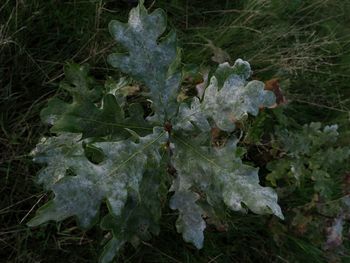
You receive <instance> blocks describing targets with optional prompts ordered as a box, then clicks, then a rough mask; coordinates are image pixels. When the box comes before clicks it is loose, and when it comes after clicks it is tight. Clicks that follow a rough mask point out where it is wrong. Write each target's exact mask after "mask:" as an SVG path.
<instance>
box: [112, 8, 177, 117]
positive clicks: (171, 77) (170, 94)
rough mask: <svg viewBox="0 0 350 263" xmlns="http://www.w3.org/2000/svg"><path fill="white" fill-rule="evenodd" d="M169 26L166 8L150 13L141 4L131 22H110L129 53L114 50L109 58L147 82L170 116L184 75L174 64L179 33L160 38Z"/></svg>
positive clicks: (163, 112) (161, 108) (157, 105)
mask: <svg viewBox="0 0 350 263" xmlns="http://www.w3.org/2000/svg"><path fill="white" fill-rule="evenodd" d="M165 30H166V15H165V12H164V11H163V10H161V9H156V10H155V11H153V12H152V13H150V14H148V13H147V10H146V8H145V7H144V6H143V4H142V3H141V4H139V5H138V6H137V7H136V8H134V9H132V10H131V11H130V15H129V21H128V23H122V22H119V21H115V20H113V21H111V22H110V24H109V31H110V33H111V34H112V36H113V37H114V38H115V40H116V41H117V42H118V43H120V44H121V45H122V46H123V47H124V48H125V49H127V51H128V54H111V55H110V56H109V57H108V61H109V63H110V64H111V65H112V66H113V67H116V68H119V69H120V70H121V71H123V72H124V73H127V74H129V75H131V76H132V77H134V78H135V79H137V80H139V81H142V82H143V83H144V84H146V86H147V88H148V89H149V90H150V97H151V99H152V101H153V105H154V110H155V111H156V113H160V114H161V115H162V116H167V117H168V118H169V117H170V116H172V114H174V113H175V110H176V105H177V103H176V97H177V92H178V88H179V83H180V80H181V76H180V74H179V73H175V71H174V69H173V67H172V64H173V63H176V59H177V47H176V36H175V33H174V32H173V31H172V32H171V33H169V34H168V35H167V36H165V37H162V38H161V39H160V37H161V36H162V34H163V33H164V32H165Z"/></svg>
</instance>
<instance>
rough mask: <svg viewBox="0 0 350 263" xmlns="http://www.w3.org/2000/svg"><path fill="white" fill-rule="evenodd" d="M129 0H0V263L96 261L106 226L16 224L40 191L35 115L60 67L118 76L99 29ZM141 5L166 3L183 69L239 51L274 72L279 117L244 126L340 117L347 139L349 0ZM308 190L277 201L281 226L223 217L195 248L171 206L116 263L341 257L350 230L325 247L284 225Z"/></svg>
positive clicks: (254, 155) (39, 200) (253, 150)
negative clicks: (33, 155) (158, 227)
mask: <svg viewBox="0 0 350 263" xmlns="http://www.w3.org/2000/svg"><path fill="white" fill-rule="evenodd" d="M133 2H135V1H132V0H129V1H126V0H125V1H121V0H86V1H85V0H82V1H80V0H66V1H59V0H45V1H44V0H2V1H1V3H0V93H1V95H0V101H1V102H0V109H1V110H0V127H1V129H0V144H1V146H0V147H1V153H0V154H1V155H0V194H1V200H0V261H1V262H96V260H97V257H98V254H99V252H100V248H101V245H102V244H101V242H102V240H103V237H104V234H105V233H101V232H99V231H97V230H96V229H91V230H89V231H87V232H82V231H80V230H78V229H77V228H76V226H75V223H74V220H72V219H68V220H65V221H64V222H63V223H58V224H55V223H51V224H48V225H45V226H42V227H40V228H37V229H28V228H27V227H26V226H25V223H26V222H27V221H28V219H29V218H30V217H32V216H33V212H34V211H35V210H36V209H37V207H38V206H40V205H41V204H43V203H44V201H45V200H46V199H48V198H49V196H48V194H47V193H44V192H42V189H41V187H40V186H38V185H36V184H35V181H34V178H35V174H36V172H37V171H38V170H39V169H40V167H38V166H36V165H34V164H33V163H32V162H31V159H30V157H29V156H28V153H29V152H30V150H31V149H32V148H33V147H34V146H35V144H36V143H37V141H38V139H39V138H40V137H41V136H42V135H44V134H46V133H48V127H45V126H43V125H41V123H40V118H39V112H40V109H41V108H43V106H44V105H45V103H46V102H47V100H48V99H49V98H51V97H52V96H55V95H56V94H58V93H60V92H61V91H60V90H59V89H58V82H59V80H61V79H62V72H63V65H64V64H65V63H66V62H69V61H74V62H77V63H89V64H90V65H91V68H92V73H93V75H94V76H95V77H96V78H98V79H99V78H100V79H103V78H104V77H105V75H107V74H109V75H118V74H119V73H118V72H116V71H115V70H112V69H111V68H110V67H109V66H108V65H107V63H106V56H107V54H109V53H110V51H111V50H113V49H115V45H116V44H115V43H114V42H113V41H112V38H111V37H110V36H109V33H108V30H107V25H108V22H109V21H110V20H111V19H120V20H124V21H126V19H127V14H128V12H129V10H130V8H131V7H132V6H133V5H134V4H135V3H133ZM146 5H147V6H148V7H149V8H150V9H154V8H157V7H161V8H163V9H165V10H166V12H167V14H168V17H169V26H170V28H174V29H175V30H176V31H177V34H178V37H179V42H180V46H181V47H182V55H183V63H184V64H186V65H187V66H188V68H192V66H191V64H194V65H199V66H200V67H201V68H211V67H214V66H215V65H217V63H216V62H215V61H214V60H217V59H218V57H223V58H225V59H226V60H229V61H231V62H233V61H234V60H235V59H236V58H238V57H240V58H242V59H245V60H248V61H249V62H250V63H251V65H252V68H253V69H254V76H253V77H254V78H256V79H260V80H263V81H267V80H270V79H272V78H278V79H279V83H280V86H281V89H282V91H283V93H284V96H285V97H286V99H287V100H288V103H287V104H286V105H284V106H283V109H282V110H281V111H283V113H281V115H278V113H277V114H275V113H273V114H269V113H267V114H265V115H264V116H265V117H264V118H265V119H264V118H260V119H258V120H257V121H255V122H252V124H251V125H252V127H253V128H255V129H258V130H259V129H262V128H264V129H265V128H266V127H270V126H269V125H273V123H274V122H278V123H280V122H283V118H282V117H280V118H278V116H288V119H287V121H285V123H284V125H290V126H293V127H297V126H299V125H302V124H305V123H309V122H312V121H320V122H322V123H325V124H329V123H338V124H339V125H340V134H341V135H340V138H339V142H338V144H339V145H349V144H350V136H349V135H350V125H349V121H350V27H349V25H350V15H349V14H350V2H349V1H343V0H294V1H289V0H245V1H243V0H242V1H240V0H235V1H232V0H226V1H225V0H220V1H203V0H193V1H189V0H155V1H147V2H146ZM213 55H216V57H215V58H214V59H213V58H212V57H213ZM189 85H191V83H190V84H189ZM192 85H193V83H192ZM276 116H277V117H276ZM266 119H268V120H269V121H266ZM258 121H260V122H258ZM261 123H263V124H261ZM271 123H272V124H271ZM286 123H287V124H286ZM259 125H260V126H259ZM258 133H259V132H258ZM248 146H249V145H248ZM249 147H250V148H249ZM249 147H248V149H249V150H248V153H247V159H248V160H254V161H255V162H256V163H258V164H259V166H261V167H262V169H263V170H264V167H265V165H266V160H265V159H266V158H265V157H266V156H265V157H264V154H265V152H264V150H261V149H262V148H261V147H256V146H255V145H253V146H249ZM337 165H338V166H337V168H339V166H341V167H340V168H341V169H340V170H339V171H338V170H337V177H336V178H335V179H334V180H335V181H336V182H337V184H336V186H335V191H345V194H349V193H350V191H349V192H346V191H347V190H344V187H343V188H342V190H339V185H343V184H344V183H346V182H347V181H346V179H347V177H346V174H347V173H346V172H347V171H349V170H350V169H349V164H348V162H343V163H341V164H337ZM265 174H266V173H265ZM338 175H339V176H338ZM332 176H333V174H332ZM347 176H348V177H350V176H349V175H347ZM262 179H263V178H262ZM344 180H345V181H344ZM347 183H349V184H350V182H347ZM312 187H313V186H312V185H310V184H305V185H302V187H301V188H300V189H299V190H298V193H295V194H294V195H293V199H283V198H282V200H281V204H282V208H283V209H284V211H286V214H287V215H288V214H290V215H291V216H290V217H289V219H288V217H287V220H286V221H285V222H279V221H277V220H276V219H274V218H271V217H267V216H257V215H254V214H247V215H241V214H235V213H230V214H227V217H228V222H229V223H228V224H227V225H223V228H222V229H214V228H213V229H207V231H206V243H205V247H204V249H203V250H201V251H197V250H195V249H194V248H193V247H192V246H191V245H189V244H186V243H184V242H183V241H182V238H181V236H180V235H178V234H177V233H176V231H175V228H174V224H173V223H174V221H175V220H176V215H175V214H174V213H173V211H170V210H169V211H168V213H166V215H165V217H164V220H163V228H162V232H161V235H160V236H159V237H154V238H153V239H152V240H151V241H150V242H149V243H146V242H145V243H143V244H141V245H140V246H139V247H138V248H133V247H132V246H128V247H126V248H125V249H124V251H123V253H122V255H121V256H120V258H119V260H120V261H121V262H305V261H306V260H307V262H326V261H328V262H350V257H349V254H350V253H349V250H348V249H349V244H348V238H349V237H348V236H344V237H343V240H342V241H343V242H342V246H341V248H340V249H339V247H337V250H334V251H333V250H331V249H325V248H324V246H322V242H323V241H322V238H324V239H325V236H326V233H325V232H324V228H320V227H319V226H320V225H318V224H317V223H315V224H310V225H312V227H311V226H310V227H307V226H306V227H307V228H308V229H307V231H306V230H305V231H301V232H300V231H298V230H300V225H298V224H297V225H295V221H293V222H294V223H293V222H291V218H295V214H296V212H295V211H296V210H295V208H296V207H303V208H305V205H307V204H310V201H311V200H312V199H313V198H314V197H315V196H314V194H313V191H312ZM300 211H302V212H305V209H304V210H300ZM300 211H299V212H300ZM305 213H306V214H307V215H306V214H303V217H301V220H302V221H305V220H307V219H310V211H307V212H305ZM312 218H315V217H312ZM312 218H311V219H310V220H311V221H312ZM324 221H325V224H326V225H327V224H328V225H329V224H331V223H332V221H330V222H328V221H327V218H326V219H325V220H324ZM313 222H316V221H313ZM317 222H318V221H317ZM296 226H297V227H296ZM298 227H299V228H298ZM313 229H314V230H313ZM315 233H317V234H318V235H316V237H315V235H314V234H315Z"/></svg>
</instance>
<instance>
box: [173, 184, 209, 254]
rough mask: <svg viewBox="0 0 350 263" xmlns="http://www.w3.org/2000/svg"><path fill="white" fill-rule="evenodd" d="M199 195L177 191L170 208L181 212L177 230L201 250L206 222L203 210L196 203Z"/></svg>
mask: <svg viewBox="0 0 350 263" xmlns="http://www.w3.org/2000/svg"><path fill="white" fill-rule="evenodd" d="M198 199H199V196H198V194H195V193H193V192H190V191H176V192H175V194H174V195H173V196H172V197H171V199H170V208H171V209H174V210H175V209H177V210H179V218H178V219H177V221H176V229H177V231H178V232H179V233H182V236H183V239H184V240H185V241H187V242H191V243H192V244H193V245H194V246H195V247H196V248H198V249H201V248H202V247H203V242H204V233H203V231H204V229H205V227H206V224H205V221H204V219H203V218H202V214H203V210H202V209H201V208H200V206H199V205H197V204H196V201H197V200H198Z"/></svg>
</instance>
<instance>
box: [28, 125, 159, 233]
mask: <svg viewBox="0 0 350 263" xmlns="http://www.w3.org/2000/svg"><path fill="white" fill-rule="evenodd" d="M62 136H66V137H65V140H66V142H63V144H62V145H63V147H65V149H64V153H65V154H64V155H62V152H63V150H62V149H61V150H60V151H59V152H58V153H59V154H58V156H60V155H61V156H62V157H64V158H66V159H71V161H70V162H68V163H67V162H66V163H65V162H64V161H63V162H64V163H65V164H66V167H69V169H71V170H72V171H73V172H74V173H75V176H65V177H63V178H61V179H59V180H58V181H57V182H56V183H54V184H52V185H51V186H50V188H51V190H52V191H53V192H54V194H55V198H54V199H53V200H52V201H51V202H50V203H48V204H47V205H45V206H44V207H42V208H41V209H39V211H38V214H37V216H36V217H35V218H34V219H32V220H31V221H30V223H29V225H32V226H33V225H39V224H41V223H43V222H46V221H49V220H56V221H59V220H63V219H65V218H67V217H70V216H76V217H77V220H78V222H79V223H80V225H81V226H82V227H84V228H86V227H89V226H91V225H92V224H93V223H94V219H95V218H96V217H97V215H98V212H99V207H100V204H101V202H102V201H103V200H107V204H108V207H109V210H110V212H111V213H112V214H114V215H119V214H120V213H121V210H122V209H123V207H124V205H125V202H126V200H127V197H128V192H130V191H131V190H132V191H133V192H136V193H138V192H139V186H140V182H141V180H142V176H143V173H144V170H145V166H146V165H147V162H150V161H152V162H156V163H157V162H159V160H160V155H159V153H158V148H159V147H160V144H161V143H164V140H165V139H166V135H165V133H164V132H163V131H162V129H155V130H154V133H153V134H151V135H148V136H146V137H141V138H140V142H139V143H134V142H133V141H131V140H124V141H118V142H98V143H95V144H94V146H96V147H97V148H100V149H101V150H102V151H103V153H104V155H105V160H104V161H103V162H102V163H100V164H93V163H91V162H90V161H89V160H88V159H87V158H86V157H84V155H83V151H82V149H79V150H77V148H78V147H79V146H77V144H74V142H75V143H77V142H76V141H74V140H75V139H76V138H75V137H69V136H67V135H62ZM61 139H62V138H61ZM62 140H63V139H62ZM78 145H79V143H78ZM69 146H70V147H71V149H72V151H70V149H69ZM38 147H39V148H40V147H41V146H40V145H39V146H38ZM80 147H81V148H82V146H81V143H80ZM49 150H50V149H49ZM43 154H44V152H43V151H41V152H40V155H41V156H42V155H43ZM74 154H80V155H78V156H79V157H78V158H77V157H76V156H75V155H74ZM64 158H63V159H64ZM41 161H43V160H42V159H41ZM57 162H60V160H59V159H57ZM48 165H49V166H48V167H50V165H51V166H52V165H53V164H52V162H50V163H48ZM54 165H55V164H54ZM46 169H52V168H46ZM46 176H47V177H48V175H46ZM53 176H55V175H53ZM46 180H47V181H50V180H49V179H48V178H46ZM55 180H57V178H54V179H52V180H51V181H55Z"/></svg>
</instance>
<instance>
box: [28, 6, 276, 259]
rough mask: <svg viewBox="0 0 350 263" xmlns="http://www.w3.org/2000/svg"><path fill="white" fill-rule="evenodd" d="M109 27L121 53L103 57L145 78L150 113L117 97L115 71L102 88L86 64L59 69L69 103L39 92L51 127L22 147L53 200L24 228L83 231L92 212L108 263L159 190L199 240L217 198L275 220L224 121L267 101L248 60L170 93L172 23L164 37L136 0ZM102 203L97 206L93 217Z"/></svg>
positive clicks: (152, 220) (162, 23) (145, 228)
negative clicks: (61, 226)
mask: <svg viewBox="0 0 350 263" xmlns="http://www.w3.org/2000/svg"><path fill="white" fill-rule="evenodd" d="M109 29H110V32H111V34H112V36H113V37H114V38H115V39H116V40H117V41H118V43H120V44H121V45H122V46H123V47H124V48H125V49H126V50H127V52H128V53H127V54H111V55H110V56H109V57H108V61H109V63H110V64H111V65H112V66H113V67H116V68H118V69H120V70H121V71H122V72H124V73H126V74H128V75H129V76H131V77H132V78H133V79H134V80H137V81H138V82H141V83H143V84H144V85H145V90H144V92H143V95H144V97H145V101H146V99H147V101H148V102H150V103H151V106H150V107H151V109H152V112H151V113H150V114H146V113H145V112H144V109H143V107H142V106H141V105H140V104H137V103H130V101H128V98H127V96H126V94H127V92H125V90H126V85H127V84H126V83H125V82H123V81H122V80H121V81H119V82H118V83H115V82H114V81H113V80H111V79H109V80H108V81H106V84H105V85H104V86H103V85H100V84H99V83H98V82H97V81H95V80H94V79H93V78H92V77H90V76H89V74H88V69H87V67H85V66H78V65H74V64H72V65H68V66H67V67H65V76H66V79H65V80H64V81H63V82H62V83H61V88H62V89H64V90H65V91H67V92H68V93H69V94H70V95H71V97H72V101H71V102H65V101H63V100H60V99H58V98H54V99H52V100H51V101H49V104H48V106H47V108H45V109H44V110H43V111H42V112H41V118H42V120H43V121H44V122H45V123H47V124H49V125H52V128H51V132H52V133H53V134H54V135H53V136H51V137H45V138H43V139H42V140H41V141H40V143H39V144H38V145H37V147H36V148H35V149H34V150H33V152H32V155H33V158H34V161H36V162H38V163H41V164H45V167H44V168H43V169H42V170H41V171H40V173H39V175H38V182H39V183H42V184H43V186H44V188H45V189H46V190H50V191H52V192H53V193H54V198H53V200H51V201H49V202H48V203H47V204H46V205H44V206H43V207H41V208H40V209H39V210H38V212H37V215H36V217H34V218H33V219H32V220H31V221H30V222H29V225H30V226H37V225H39V224H42V223H44V222H47V221H49V220H55V221H58V220H64V219H66V218H68V217H71V216H75V217H76V219H77V222H78V224H79V225H80V226H81V227H82V228H89V227H91V226H92V225H94V224H96V223H97V222H99V221H100V226H101V228H102V229H104V230H108V231H110V232H111V238H110V240H109V241H108V243H107V244H106V246H105V249H104V251H103V253H102V256H101V262H110V261H111V260H112V259H113V258H114V257H115V255H116V254H117V252H118V250H119V249H120V248H121V247H122V246H123V244H125V243H126V242H132V243H133V244H137V243H138V242H140V240H147V239H149V238H150V237H151V234H155V235H156V234H158V232H159V221H160V218H161V211H162V208H163V206H164V203H165V200H166V199H167V194H168V192H169V191H170V192H173V194H172V196H171V198H170V200H169V206H170V208H171V209H174V210H177V211H178V214H179V215H178V220H177V222H176V228H177V231H178V232H179V233H182V236H183V238H184V240H185V241H187V242H191V243H192V244H193V245H194V246H196V247H197V248H198V249H200V248H202V246H203V241H204V233H203V231H204V229H205V228H206V224H207V222H209V221H210V222H215V220H216V219H217V218H220V216H221V215H222V214H223V211H225V209H226V207H228V208H230V209H232V210H234V211H243V212H246V211H247V210H248V209H250V210H251V211H253V212H254V213H258V214H266V213H270V214H271V213H272V214H274V215H276V216H278V217H280V218H283V215H282V212H281V209H280V207H279V205H278V204H277V195H276V193H275V192H274V191H273V190H272V188H269V187H263V186H261V185H260V184H259V177H258V169H257V168H255V167H252V166H249V165H246V164H244V163H243V161H242V160H241V151H240V149H239V148H238V147H237V143H238V141H239V139H238V138H236V137H235V135H234V134H233V133H232V132H233V131H234V130H235V129H236V127H235V122H237V121H240V120H242V119H244V118H246V116H247V115H248V114H251V115H254V116H256V115H257V114H258V113H259V109H260V108H261V107H269V106H272V105H274V104H275V96H274V94H273V93H272V92H271V91H266V90H264V84H263V83H262V82H259V81H247V79H248V78H249V77H250V75H251V69H250V65H249V64H248V63H247V62H245V61H243V60H240V59H238V60H237V61H236V62H235V64H234V65H233V66H230V65H229V64H228V63H224V64H221V65H219V67H218V69H217V70H216V71H215V72H214V73H213V75H212V76H211V78H210V83H209V85H208V86H207V87H206V88H205V91H204V95H203V96H196V97H194V98H191V99H189V100H188V101H181V100H179V99H178V95H179V92H180V87H181V82H182V74H181V68H180V59H179V52H178V49H177V46H176V36H175V34H174V32H170V33H169V34H167V35H166V36H163V34H164V32H165V30H166V16H165V13H164V12H163V11H162V10H160V9H157V10H155V11H154V12H152V13H151V14H148V13H147V10H146V9H145V7H144V6H143V3H142V2H141V3H140V4H139V6H138V7H136V8H134V9H132V10H131V12H130V16H129V21H128V23H121V22H119V21H112V22H111V23H110V28H109ZM213 128H214V129H217V128H219V129H221V130H222V131H224V132H227V134H228V135H229V139H228V141H227V143H226V144H224V145H221V146H220V147H217V146H215V145H213V144H212V140H211V130H212V129H213ZM102 203H106V204H107V207H108V212H106V213H104V214H103V218H102V219H101V220H99V213H100V210H101V204H102ZM209 219H210V220H209ZM206 221H207V222H206Z"/></svg>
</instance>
